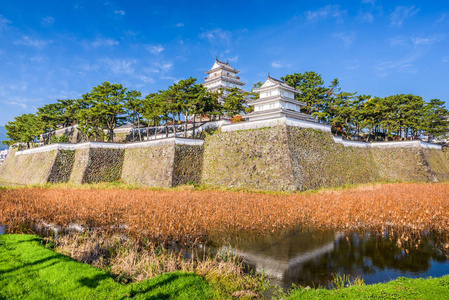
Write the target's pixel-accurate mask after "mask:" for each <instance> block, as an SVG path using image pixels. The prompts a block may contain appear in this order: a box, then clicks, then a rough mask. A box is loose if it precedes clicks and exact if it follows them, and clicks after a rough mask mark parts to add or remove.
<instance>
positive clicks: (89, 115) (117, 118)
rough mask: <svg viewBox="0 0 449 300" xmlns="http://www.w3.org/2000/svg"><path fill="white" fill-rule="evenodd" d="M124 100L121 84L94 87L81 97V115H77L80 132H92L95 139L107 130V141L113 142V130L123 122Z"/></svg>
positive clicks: (107, 83)
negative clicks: (82, 107)
mask: <svg viewBox="0 0 449 300" xmlns="http://www.w3.org/2000/svg"><path fill="white" fill-rule="evenodd" d="M131 93H133V91H131ZM126 98H127V94H126V88H124V87H123V86H122V85H121V84H110V83H109V82H107V81H105V82H103V83H102V84H101V85H97V86H96V87H94V88H93V89H92V91H91V92H90V93H87V94H84V95H83V99H82V105H83V106H84V109H83V113H82V114H78V121H79V128H80V130H81V131H82V132H84V133H85V134H89V131H92V132H94V134H95V136H96V137H97V136H98V135H99V133H100V132H102V130H103V129H107V130H108V132H109V141H111V142H113V140H114V129H115V128H116V127H117V125H120V124H122V123H123V121H124V120H125V118H124V117H123V116H122V115H123V114H124V113H125V107H124V105H125V99H126ZM83 121H84V122H83Z"/></svg>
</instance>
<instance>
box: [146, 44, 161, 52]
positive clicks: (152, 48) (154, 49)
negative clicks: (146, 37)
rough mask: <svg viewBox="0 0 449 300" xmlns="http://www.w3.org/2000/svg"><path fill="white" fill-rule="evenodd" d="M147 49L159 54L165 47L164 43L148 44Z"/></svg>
mask: <svg viewBox="0 0 449 300" xmlns="http://www.w3.org/2000/svg"><path fill="white" fill-rule="evenodd" d="M147 49H148V51H150V52H151V53H152V54H159V53H161V52H162V51H164V47H162V45H155V46H148V47H147Z"/></svg>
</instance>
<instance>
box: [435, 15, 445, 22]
mask: <svg viewBox="0 0 449 300" xmlns="http://www.w3.org/2000/svg"><path fill="white" fill-rule="evenodd" d="M444 19H446V14H445V13H444V14H442V15H441V17H440V18H439V19H438V20H437V21H436V23H441V22H443V21H444Z"/></svg>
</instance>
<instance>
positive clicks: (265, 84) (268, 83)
mask: <svg viewBox="0 0 449 300" xmlns="http://www.w3.org/2000/svg"><path fill="white" fill-rule="evenodd" d="M276 85H277V84H274V83H273V82H272V81H270V80H268V79H267V80H266V81H265V82H264V84H262V86H261V87H260V88H259V89H264V88H269V87H274V86H276Z"/></svg>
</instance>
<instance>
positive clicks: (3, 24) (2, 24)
mask: <svg viewBox="0 0 449 300" xmlns="http://www.w3.org/2000/svg"><path fill="white" fill-rule="evenodd" d="M8 24H11V21H10V20H8V19H6V18H4V17H3V16H2V15H0V29H2V28H5V27H6V26H8Z"/></svg>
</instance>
